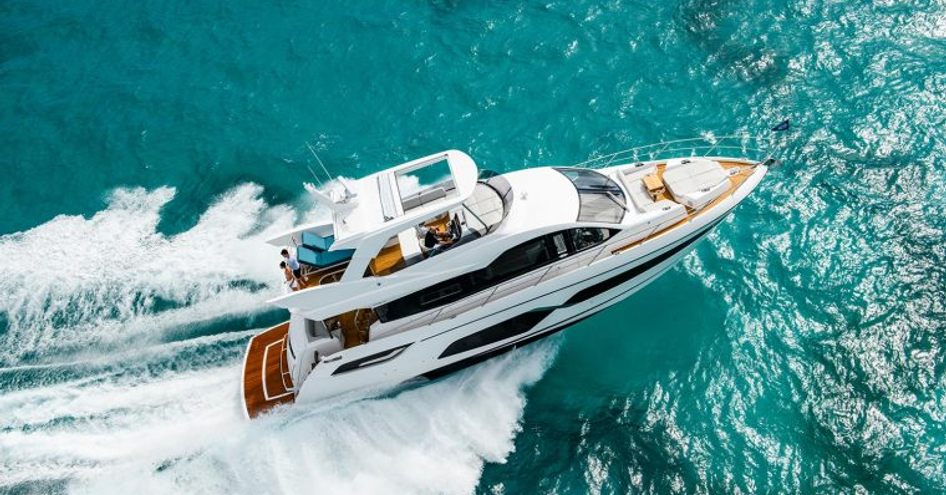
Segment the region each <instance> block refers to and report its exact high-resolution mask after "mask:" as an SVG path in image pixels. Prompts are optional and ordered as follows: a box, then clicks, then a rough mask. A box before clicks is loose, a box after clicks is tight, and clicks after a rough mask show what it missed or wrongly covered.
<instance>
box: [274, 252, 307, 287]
mask: <svg viewBox="0 0 946 495" xmlns="http://www.w3.org/2000/svg"><path fill="white" fill-rule="evenodd" d="M279 254H281V255H282V257H283V258H285V259H286V265H288V266H289V269H290V270H292V275H293V276H294V277H296V280H298V281H299V282H300V284H301V283H302V282H305V278H304V277H303V276H302V267H300V266H299V260H298V259H296V257H295V256H290V255H289V250H288V249H283V250H282V251H281V252H280V253H279Z"/></svg>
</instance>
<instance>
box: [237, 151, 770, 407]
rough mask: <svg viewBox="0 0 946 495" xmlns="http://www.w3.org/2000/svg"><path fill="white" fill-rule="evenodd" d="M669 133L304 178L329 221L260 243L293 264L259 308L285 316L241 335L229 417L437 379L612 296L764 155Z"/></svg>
mask: <svg viewBox="0 0 946 495" xmlns="http://www.w3.org/2000/svg"><path fill="white" fill-rule="evenodd" d="M676 143H685V144H686V147H687V148H688V149H687V151H686V152H681V150H680V149H679V147H674V146H668V144H669V143H664V144H662V145H661V146H660V148H659V149H658V148H651V147H643V148H637V149H634V150H628V151H626V152H622V153H618V154H614V155H607V156H604V157H599V158H597V159H594V160H591V161H589V162H585V163H582V164H578V165H574V166H569V167H537V168H530V169H525V170H518V171H514V172H509V173H505V174H495V173H491V172H483V173H481V172H479V171H478V170H477V167H476V165H475V164H474V162H473V160H472V159H471V158H470V157H469V156H467V155H466V154H464V153H462V152H460V151H445V152H442V153H437V154H434V155H430V156H428V157H424V158H421V159H418V160H413V161H410V162H407V163H404V164H402V165H398V166H396V167H392V168H389V169H386V170H384V171H381V172H378V173H375V174H372V175H369V176H367V177H364V178H362V179H359V180H356V181H341V187H340V188H338V189H336V190H334V191H323V190H317V189H314V188H310V190H311V192H312V194H313V195H314V196H315V197H316V199H318V200H319V201H320V202H321V203H323V204H324V205H325V206H326V207H328V208H329V209H330V210H331V212H332V221H331V222H326V223H318V224H311V225H303V226H300V227H298V228H295V229H292V230H291V231H288V232H286V233H284V234H282V235H280V236H277V237H276V238H274V239H272V240H271V241H270V242H271V243H272V244H274V245H276V246H280V247H285V248H287V249H290V250H293V251H295V253H296V255H297V257H298V260H299V262H300V264H301V266H302V270H301V277H300V278H299V280H297V282H298V284H299V286H298V287H297V290H294V291H292V292H290V293H288V294H286V295H283V296H280V297H277V298H275V299H273V300H271V301H270V302H271V303H272V304H274V305H276V306H279V307H282V308H286V309H288V310H289V313H290V319H289V321H287V322H286V323H284V324H281V325H278V326H276V327H273V328H271V329H269V330H267V331H265V332H262V333H260V334H259V335H257V336H256V337H254V338H253V339H252V340H251V342H250V344H249V345H248V348H247V355H246V362H245V363H244V371H243V391H244V393H243V402H244V406H245V408H246V411H247V415H248V416H250V417H253V416H256V415H257V414H260V413H261V412H263V411H266V410H268V409H270V408H272V407H273V406H276V405H279V404H282V403H287V402H298V401H305V400H318V399H321V398H326V397H331V396H335V395H339V394H343V393H349V392H353V391H356V390H359V389H366V388H373V387H379V386H386V385H393V384H396V383H400V382H403V381H406V380H410V379H412V378H416V377H427V378H433V377H436V376H440V375H443V374H445V373H449V372H451V371H454V370H456V369H460V368H462V367H465V366H469V365H471V364H473V363H476V362H478V361H481V360H483V359H486V358H488V357H491V356H494V355H496V354H498V353H501V352H505V351H508V350H510V349H513V348H516V347H519V346H522V345H525V344H527V343H529V342H532V341H534V340H536V339H539V338H542V337H544V336H547V335H550V334H552V333H554V332H556V331H558V330H561V329H563V328H565V327H567V326H569V325H572V324H574V323H575V322H577V321H580V320H581V319H583V318H586V317H588V316H590V315H592V314H594V313H596V312H598V311H601V310H602V309H604V308H606V307H608V306H609V305H611V304H614V303H616V302H618V301H620V300H622V299H624V298H626V297H628V296H629V295H630V294H631V293H633V292H634V291H636V290H638V289H640V288H641V287H643V286H644V285H646V284H647V283H649V282H650V281H652V280H654V279H655V278H656V277H657V276H659V275H660V274H661V273H663V272H665V271H666V270H668V269H669V268H670V267H671V266H672V265H673V264H674V263H676V262H677V261H678V260H680V259H681V258H682V257H683V256H684V255H685V254H686V253H687V252H688V251H689V250H691V249H692V247H693V246H694V244H695V243H696V242H698V241H699V240H700V239H703V238H705V237H706V236H707V235H708V234H709V233H710V232H711V231H712V229H713V228H714V227H715V226H716V225H718V224H719V223H720V222H721V221H722V220H723V219H724V218H725V217H726V215H728V214H729V213H730V212H731V211H732V210H733V208H734V207H735V206H736V205H737V204H739V202H740V201H742V200H743V199H745V198H746V197H747V196H748V195H749V193H750V192H752V190H753V189H754V188H755V187H756V186H757V185H758V184H759V183H760V182H761V180H762V178H763V177H764V175H765V173H766V172H767V170H768V168H769V166H771V165H772V164H773V163H774V161H773V160H770V159H761V160H760V159H752V158H749V157H747V155H749V154H755V153H758V152H759V151H758V150H757V149H754V148H752V147H749V146H747V141H746V140H745V139H744V138H742V137H740V138H739V140H737V141H736V143H735V144H733V143H730V142H728V141H726V140H720V139H716V138H714V139H713V140H712V142H710V143H706V144H696V140H684V141H678V142H676ZM655 150H657V152H656V153H654V151H655ZM737 150H738V151H737ZM678 152H679V154H677V153H678ZM723 152H732V154H737V156H722V155H721V153H723ZM662 153H663V154H662ZM642 155H643V156H642ZM642 158H643V159H642Z"/></svg>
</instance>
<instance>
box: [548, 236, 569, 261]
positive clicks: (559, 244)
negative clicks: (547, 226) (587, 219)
mask: <svg viewBox="0 0 946 495" xmlns="http://www.w3.org/2000/svg"><path fill="white" fill-rule="evenodd" d="M552 246H553V247H554V249H555V257H556V258H564V257H566V256H568V244H567V243H566V242H565V234H564V233H562V232H559V233H557V234H552Z"/></svg>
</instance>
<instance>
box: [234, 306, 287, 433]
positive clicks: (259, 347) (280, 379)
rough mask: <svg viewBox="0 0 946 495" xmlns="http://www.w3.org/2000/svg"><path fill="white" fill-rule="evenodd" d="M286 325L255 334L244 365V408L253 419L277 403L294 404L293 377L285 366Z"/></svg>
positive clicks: (248, 347) (247, 349) (282, 324)
mask: <svg viewBox="0 0 946 495" xmlns="http://www.w3.org/2000/svg"><path fill="white" fill-rule="evenodd" d="M288 333H289V322H288V321H287V322H285V323H281V324H279V325H276V326H275V327H272V328H270V329H269V330H266V331H265V332H262V333H259V334H257V335H254V336H253V338H252V339H250V343H249V345H248V346H247V348H246V357H245V361H244V362H243V405H244V407H246V415H247V416H248V417H250V418H251V419H252V418H255V417H256V416H259V415H260V414H262V413H264V412H266V411H268V410H269V409H272V408H273V407H276V406H278V405H280V404H287V403H290V402H293V400H294V399H295V395H294V393H293V391H292V376H291V375H290V373H289V370H288V369H286V368H287V365H286V364H287V363H286V348H285V346H286V336H287V335H288Z"/></svg>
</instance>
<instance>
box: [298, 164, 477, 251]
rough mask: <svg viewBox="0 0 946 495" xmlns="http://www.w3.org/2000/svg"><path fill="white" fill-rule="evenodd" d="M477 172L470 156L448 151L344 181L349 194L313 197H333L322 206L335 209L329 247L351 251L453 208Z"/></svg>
mask: <svg viewBox="0 0 946 495" xmlns="http://www.w3.org/2000/svg"><path fill="white" fill-rule="evenodd" d="M477 175H478V170H477V168H476V164H475V163H474V162H473V159H472V158H470V157H469V156H468V155H467V154H466V153H463V152H461V151H456V150H450V151H444V152H441V153H437V154H434V155H430V156H426V157H424V158H420V159H418V160H412V161H410V162H407V163H403V164H401V165H398V166H396V167H392V168H389V169H386V170H383V171H381V172H377V173H375V174H371V175H369V176H367V177H364V178H362V179H360V180H357V181H355V182H354V183H350V184H346V187H347V189H348V191H350V193H351V194H352V195H353V197H352V196H349V197H347V198H344V197H342V198H338V199H335V198H330V197H326V196H325V195H320V196H316V198H317V199H319V201H320V202H323V203H325V202H327V201H331V204H326V206H329V207H330V208H331V209H332V211H333V214H332V217H333V222H332V223H333V225H334V234H335V245H334V246H333V249H352V248H355V247H357V246H358V245H359V243H360V242H361V241H362V240H364V239H366V238H368V237H375V236H380V237H384V238H385V239H387V238H389V237H391V236H393V235H396V234H397V233H398V232H400V231H403V230H404V229H406V228H409V227H410V226H413V225H416V224H418V223H420V222H422V221H424V220H425V219H428V218H430V217H431V216H433V215H436V214H437V213H440V212H444V211H447V210H450V209H451V208H454V207H457V206H458V205H460V204H461V203H463V201H464V200H466V199H467V198H469V197H470V195H472V194H473V189H474V188H475V187H476V179H477Z"/></svg>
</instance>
